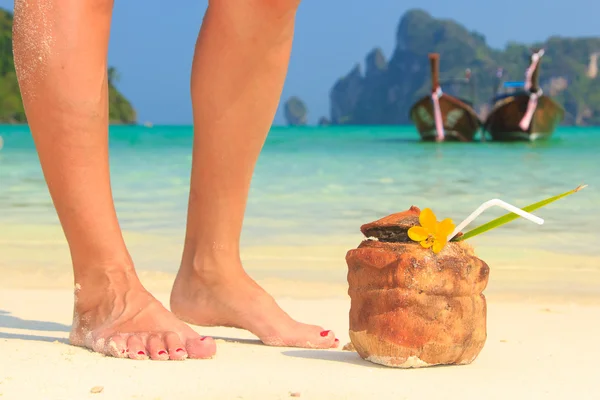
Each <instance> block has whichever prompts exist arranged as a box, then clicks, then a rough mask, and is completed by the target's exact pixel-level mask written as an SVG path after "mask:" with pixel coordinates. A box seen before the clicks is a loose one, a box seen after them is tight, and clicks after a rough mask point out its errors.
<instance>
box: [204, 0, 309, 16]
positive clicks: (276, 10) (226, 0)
mask: <svg viewBox="0 0 600 400" xmlns="http://www.w3.org/2000/svg"><path fill="white" fill-rule="evenodd" d="M235 3H236V4H235V7H236V8H238V7H239V8H243V9H245V11H246V12H249V13H260V14H264V15H274V16H275V15H285V14H290V13H295V12H296V10H297V9H298V6H300V0H244V1H241V2H235ZM209 4H210V5H213V6H216V7H223V6H225V7H227V4H231V1H230V0H209ZM239 8H238V9H239Z"/></svg>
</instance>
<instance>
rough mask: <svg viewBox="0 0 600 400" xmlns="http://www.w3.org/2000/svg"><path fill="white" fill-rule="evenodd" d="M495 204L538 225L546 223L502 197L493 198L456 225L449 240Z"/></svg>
mask: <svg viewBox="0 0 600 400" xmlns="http://www.w3.org/2000/svg"><path fill="white" fill-rule="evenodd" d="M493 206H498V207H501V208H504V209H505V210H507V211H510V212H512V213H515V214H517V215H519V216H521V217H523V218H525V219H528V220H529V221H531V222H535V223H536V224H538V225H542V224H543V223H544V220H543V219H541V218H540V217H536V216H535V215H533V214H530V213H528V212H527V211H523V210H521V209H520V208H518V207H515V206H513V205H511V204H508V203H507V202H505V201H502V200H500V199H492V200H489V201H486V202H485V203H483V204H482V205H480V206H479V208H478V209H477V210H475V211H473V212H472V213H471V215H469V216H468V217H467V218H466V219H465V220H464V221H463V222H461V223H460V224H459V225H458V226H457V227H456V229H454V232H452V233H451V234H450V236H448V241H450V240H452V238H454V236H456V235H457V234H458V233H459V232H460V231H461V230H463V229H464V228H465V227H466V226H467V225H469V224H470V223H471V222H473V220H474V219H475V218H477V217H478V216H479V215H480V214H481V213H482V212H484V211H485V210H487V209H488V208H490V207H493Z"/></svg>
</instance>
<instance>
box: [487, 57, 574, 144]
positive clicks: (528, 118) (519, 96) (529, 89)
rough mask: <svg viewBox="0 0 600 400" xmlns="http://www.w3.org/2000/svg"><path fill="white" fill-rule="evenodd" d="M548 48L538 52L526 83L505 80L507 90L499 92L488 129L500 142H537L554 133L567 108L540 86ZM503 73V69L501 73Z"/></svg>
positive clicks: (504, 84) (527, 74) (529, 69)
mask: <svg viewBox="0 0 600 400" xmlns="http://www.w3.org/2000/svg"><path fill="white" fill-rule="evenodd" d="M543 55H544V50H543V49H540V50H538V51H534V52H533V54H532V56H531V63H530V65H529V68H527V71H526V73H525V81H524V82H504V83H503V85H502V86H503V87H504V89H509V88H512V90H513V92H512V93H511V92H510V91H509V92H508V93H507V92H504V93H500V94H498V93H496V94H495V96H494V98H493V99H492V109H491V111H490V113H489V115H488V117H487V119H486V120H485V123H484V129H485V130H486V131H487V132H489V134H490V136H491V137H492V140H496V141H505V142H506V141H534V140H537V139H545V138H548V137H550V136H551V135H552V133H553V132H554V130H555V129H556V127H557V125H558V124H559V123H560V122H561V121H562V120H563V118H564V115H565V110H564V109H563V107H562V106H561V105H560V104H558V103H557V102H556V101H554V100H553V99H552V98H550V97H549V96H546V95H544V94H543V92H542V89H541V88H540V86H539V68H540V60H541V58H542V56H543ZM499 73H501V72H499Z"/></svg>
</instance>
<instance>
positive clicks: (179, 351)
mask: <svg viewBox="0 0 600 400" xmlns="http://www.w3.org/2000/svg"><path fill="white" fill-rule="evenodd" d="M175 351H176V352H178V353H182V352H183V349H182V348H181V347H180V348H178V349H177V350H175Z"/></svg>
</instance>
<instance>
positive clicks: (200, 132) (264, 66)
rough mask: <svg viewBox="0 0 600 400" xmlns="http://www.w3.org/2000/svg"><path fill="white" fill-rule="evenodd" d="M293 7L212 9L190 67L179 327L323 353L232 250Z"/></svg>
mask: <svg viewBox="0 0 600 400" xmlns="http://www.w3.org/2000/svg"><path fill="white" fill-rule="evenodd" d="M298 2H299V0H244V1H238V2H231V1H228V0H210V1H209V6H208V10H207V12H206V15H205V19H204V23H203V25H202V29H201V32H200V35H199V37H198V42H197V45H196V53H195V57H194V63H193V69H192V84H191V90H192V103H193V109H194V131H195V135H194V150H193V161H192V176H191V190H190V200H189V209H188V225H187V232H186V241H185V248H184V252H183V258H182V265H181V268H180V271H179V274H178V277H177V279H176V281H175V285H174V288H173V293H172V295H171V309H172V310H173V312H174V313H175V315H177V316H179V317H180V318H181V319H183V320H185V321H187V322H190V323H193V324H196V325H204V326H212V325H222V326H234V327H239V328H243V329H247V330H249V331H251V332H252V333H254V334H255V335H257V336H258V337H259V338H260V339H261V340H262V341H263V342H264V343H265V344H269V345H281V346H302V347H320V348H328V347H331V346H333V345H334V344H335V336H334V334H333V333H332V332H329V331H325V330H324V329H323V328H321V327H318V326H313V325H306V324H301V323H299V322H296V321H294V320H293V319H292V318H290V316H288V315H287V314H286V313H285V312H284V311H282V310H281V309H280V308H279V306H278V305H277V304H276V303H275V301H274V300H273V298H272V297H271V296H269V295H268V294H267V293H266V292H265V291H264V290H263V289H262V288H261V287H259V286H258V284H256V283H255V282H254V281H253V280H252V279H251V278H250V277H249V276H248V275H247V274H246V272H245V271H244V269H243V268H242V265H241V262H240V256H239V245H240V243H239V240H240V233H241V229H242V220H243V218H244V211H245V207H246V199H247V197H248V190H249V187H250V180H251V177H252V173H253V170H254V165H255V163H256V161H257V158H258V155H259V153H260V150H261V148H262V146H263V143H264V141H265V138H266V135H267V132H268V131H269V128H270V126H271V123H272V121H273V117H274V114H275V111H276V108H277V104H278V102H279V96H280V95H281V90H282V87H283V83H284V80H285V75H286V72H287V67H288V60H289V56H290V51H291V46H292V38H293V33H294V18H295V14H296V8H297V6H298Z"/></svg>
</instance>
